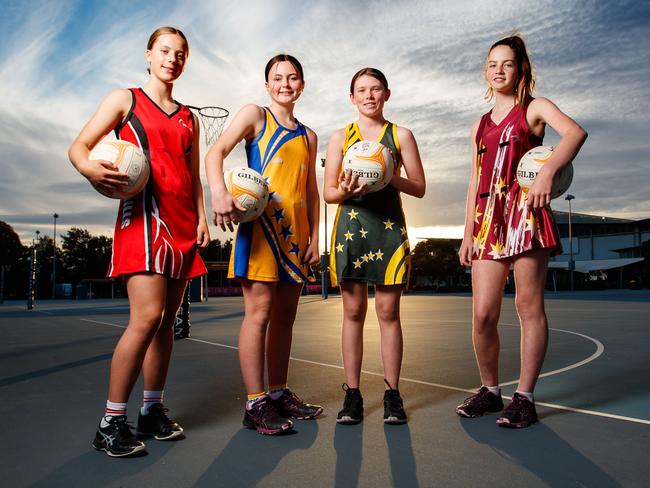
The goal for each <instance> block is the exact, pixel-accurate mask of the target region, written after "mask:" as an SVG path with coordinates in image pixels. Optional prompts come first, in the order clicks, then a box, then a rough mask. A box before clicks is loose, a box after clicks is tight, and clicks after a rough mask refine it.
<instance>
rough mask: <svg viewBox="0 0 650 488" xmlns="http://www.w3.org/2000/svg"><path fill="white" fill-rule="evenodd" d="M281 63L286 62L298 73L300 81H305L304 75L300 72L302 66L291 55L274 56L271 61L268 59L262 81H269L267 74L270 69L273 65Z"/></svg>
mask: <svg viewBox="0 0 650 488" xmlns="http://www.w3.org/2000/svg"><path fill="white" fill-rule="evenodd" d="M282 61H288V62H289V63H291V64H292V65H293V67H294V68H296V71H298V74H299V75H300V79H301V80H302V81H305V75H304V73H303V71H302V65H301V64H300V61H298V60H297V59H296V58H294V57H293V56H292V55H291V54H276V55H275V56H273V57H272V58H271V59H269V62H268V63H266V67H265V68H264V80H266V81H269V73H270V72H271V68H273V65H274V64H275V63H281V62H282Z"/></svg>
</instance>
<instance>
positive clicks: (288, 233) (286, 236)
mask: <svg viewBox="0 0 650 488" xmlns="http://www.w3.org/2000/svg"><path fill="white" fill-rule="evenodd" d="M280 234H282V237H284V240H285V241H286V240H287V239H289V237H291V236H293V232H292V231H291V225H287V226H286V227H285V226H284V225H283V226H282V230H281V231H280Z"/></svg>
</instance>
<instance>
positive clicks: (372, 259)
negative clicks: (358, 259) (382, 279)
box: [368, 251, 376, 261]
mask: <svg viewBox="0 0 650 488" xmlns="http://www.w3.org/2000/svg"><path fill="white" fill-rule="evenodd" d="M375 256H376V254H375V253H374V252H372V251H369V252H368V259H370V261H374V260H375Z"/></svg>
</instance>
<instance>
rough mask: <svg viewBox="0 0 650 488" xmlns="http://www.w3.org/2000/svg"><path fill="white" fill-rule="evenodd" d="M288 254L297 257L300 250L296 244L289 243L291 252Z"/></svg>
mask: <svg viewBox="0 0 650 488" xmlns="http://www.w3.org/2000/svg"><path fill="white" fill-rule="evenodd" d="M289 252H290V253H292V254H295V255H296V256H297V255H298V253H299V252H300V248H299V247H298V244H296V243H295V242H292V243H291V250H290V251H289Z"/></svg>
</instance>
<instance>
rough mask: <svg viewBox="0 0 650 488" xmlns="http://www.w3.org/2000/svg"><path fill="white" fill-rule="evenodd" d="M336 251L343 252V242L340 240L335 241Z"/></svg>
mask: <svg viewBox="0 0 650 488" xmlns="http://www.w3.org/2000/svg"><path fill="white" fill-rule="evenodd" d="M336 252H343V244H341V243H340V242H337V243H336Z"/></svg>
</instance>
